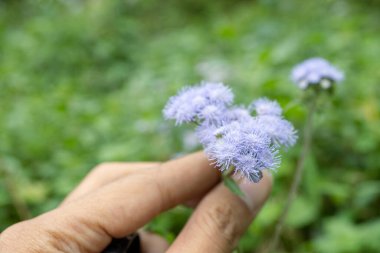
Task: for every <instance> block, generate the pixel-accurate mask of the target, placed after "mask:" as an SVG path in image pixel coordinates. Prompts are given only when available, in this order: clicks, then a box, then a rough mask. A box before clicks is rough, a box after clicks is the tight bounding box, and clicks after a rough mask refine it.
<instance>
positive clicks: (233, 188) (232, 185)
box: [223, 176, 244, 197]
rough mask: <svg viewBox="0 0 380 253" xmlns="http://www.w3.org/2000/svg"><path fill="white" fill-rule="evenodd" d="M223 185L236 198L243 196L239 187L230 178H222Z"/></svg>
mask: <svg viewBox="0 0 380 253" xmlns="http://www.w3.org/2000/svg"><path fill="white" fill-rule="evenodd" d="M223 183H224V185H225V186H226V187H227V188H228V189H230V191H231V192H233V193H234V194H236V195H237V196H240V197H243V196H244V193H243V192H242V191H241V190H240V187H239V185H238V184H237V183H236V182H235V181H234V180H233V179H232V178H230V177H228V176H224V177H223Z"/></svg>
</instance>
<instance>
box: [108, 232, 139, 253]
mask: <svg viewBox="0 0 380 253" xmlns="http://www.w3.org/2000/svg"><path fill="white" fill-rule="evenodd" d="M140 252H141V246H140V237H139V235H138V234H137V233H133V234H130V235H129V236H127V237H124V238H119V239H116V238H114V239H112V242H111V243H110V244H109V245H108V246H107V248H105V249H104V250H103V251H102V253H140Z"/></svg>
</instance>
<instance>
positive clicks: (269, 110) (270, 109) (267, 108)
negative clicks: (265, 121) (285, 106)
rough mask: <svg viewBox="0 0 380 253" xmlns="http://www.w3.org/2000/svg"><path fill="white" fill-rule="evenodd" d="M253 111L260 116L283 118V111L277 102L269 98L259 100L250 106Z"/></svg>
mask: <svg viewBox="0 0 380 253" xmlns="http://www.w3.org/2000/svg"><path fill="white" fill-rule="evenodd" d="M249 109H250V110H251V111H255V112H256V114H257V115H258V116H264V115H272V116H281V114H282V109H281V106H280V105H279V104H278V103H277V101H272V100H269V99H267V98H259V99H257V100H255V101H253V102H252V104H251V105H250V106H249Z"/></svg>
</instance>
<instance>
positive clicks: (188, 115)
mask: <svg viewBox="0 0 380 253" xmlns="http://www.w3.org/2000/svg"><path fill="white" fill-rule="evenodd" d="M233 99H234V95H233V94H232V92H231V90H230V89H229V88H228V87H226V86H224V85H223V84H222V83H205V82H203V83H201V85H199V86H195V87H185V88H183V89H182V90H181V91H180V92H179V93H178V95H177V96H174V97H171V98H170V99H169V102H168V103H167V104H166V106H165V108H164V111H163V112H164V117H165V118H166V119H174V120H176V123H177V124H182V123H189V122H199V121H202V120H205V121H209V122H213V121H216V120H218V119H219V118H220V116H221V115H220V113H221V110H220V109H224V108H226V107H227V106H228V105H230V104H231V103H232V102H233Z"/></svg>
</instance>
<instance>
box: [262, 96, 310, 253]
mask: <svg viewBox="0 0 380 253" xmlns="http://www.w3.org/2000/svg"><path fill="white" fill-rule="evenodd" d="M316 102H317V101H316V98H313V99H312V101H311V102H310V104H309V108H308V109H309V110H308V114H307V118H306V122H305V126H304V133H303V146H302V150H301V155H300V157H299V159H298V162H297V167H296V172H295V174H294V178H293V181H292V185H291V188H290V191H289V195H288V198H287V201H286V203H285V207H284V209H283V211H282V213H281V216H280V218H279V220H278V222H277V225H276V230H275V233H274V236H273V239H272V241H271V243H270V245H269V247H268V250H267V251H266V252H274V251H275V250H276V248H277V244H278V241H279V239H280V236H281V233H282V230H283V227H284V224H285V220H286V217H287V214H288V212H289V209H290V207H291V205H292V203H293V201H294V199H295V197H296V195H297V191H298V187H299V185H300V182H301V178H302V173H303V171H304V167H305V161H306V157H307V155H308V154H309V151H310V147H311V142H312V132H313V116H314V113H315V110H316V104H317V103H316Z"/></svg>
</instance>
